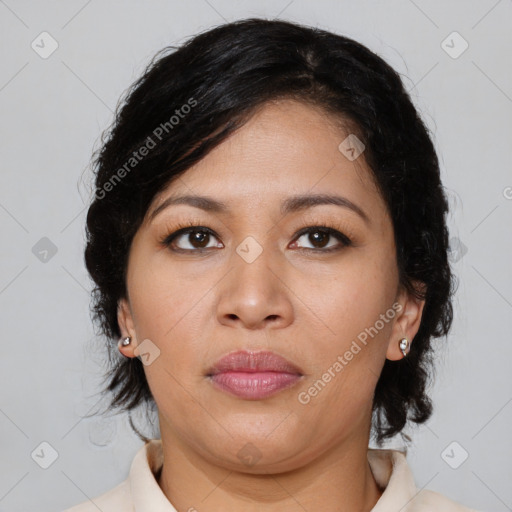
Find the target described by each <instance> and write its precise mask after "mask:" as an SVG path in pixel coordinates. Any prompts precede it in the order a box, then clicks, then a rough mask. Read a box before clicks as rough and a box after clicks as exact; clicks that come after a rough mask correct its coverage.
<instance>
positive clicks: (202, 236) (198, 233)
mask: <svg viewBox="0 0 512 512" xmlns="http://www.w3.org/2000/svg"><path fill="white" fill-rule="evenodd" d="M212 237H214V238H217V235H216V234H215V233H214V232H213V231H212V230H211V229H210V228H207V227H205V226H191V227H187V228H182V229H178V230H177V231H175V232H174V233H171V234H170V235H167V236H166V237H165V238H164V239H163V240H162V241H161V243H162V244H163V245H165V246H167V247H169V248H170V249H171V250H172V251H177V252H202V251H204V250H206V249H212V248H215V247H223V245H222V243H220V246H219V245H215V244H214V245H213V246H211V245H210V242H211V241H212V240H211V238H212Z"/></svg>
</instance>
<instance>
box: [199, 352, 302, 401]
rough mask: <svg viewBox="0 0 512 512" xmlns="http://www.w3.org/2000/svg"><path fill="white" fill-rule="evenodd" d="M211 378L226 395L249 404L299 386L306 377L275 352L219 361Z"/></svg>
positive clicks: (234, 354) (210, 372)
mask: <svg viewBox="0 0 512 512" xmlns="http://www.w3.org/2000/svg"><path fill="white" fill-rule="evenodd" d="M207 377H208V378H209V380H210V381H211V382H212V384H213V385H215V387H216V388H218V389H220V390H222V391H225V392H227V393H230V394H232V395H235V396H237V397H239V398H244V399H247V400H261V399H264V398H267V397H270V396H272V395H274V394H276V393H278V392H280V391H282V390H284V389H287V388H289V387H291V386H293V385H295V384H296V383H297V382H298V381H299V380H301V378H302V377H303V373H302V371H301V369H300V368H299V367H297V366H296V365H294V364H293V363H291V362H290V361H288V360H287V359H285V358H284V357H282V356H280V355H278V354H276V353H274V352H270V351H262V352H249V351H246V350H242V351H238V352H232V353H230V354H227V355H225V356H224V357H222V358H221V359H219V360H218V361H217V363H215V365H214V366H213V367H212V368H210V369H209V370H208V373H207Z"/></svg>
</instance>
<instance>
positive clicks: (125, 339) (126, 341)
mask: <svg viewBox="0 0 512 512" xmlns="http://www.w3.org/2000/svg"><path fill="white" fill-rule="evenodd" d="M131 342H132V339H131V338H130V336H127V337H126V338H123V339H122V340H121V345H122V346H123V347H126V346H128V345H129V344H130V343H131Z"/></svg>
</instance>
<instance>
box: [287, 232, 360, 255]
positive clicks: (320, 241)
mask: <svg viewBox="0 0 512 512" xmlns="http://www.w3.org/2000/svg"><path fill="white" fill-rule="evenodd" d="M332 238H335V239H336V240H337V241H338V244H336V243H334V244H331V245H328V243H329V240H330V239H331V240H332ZM301 239H303V243H310V244H312V245H313V247H304V249H308V250H323V251H324V252H327V251H331V250H336V249H339V248H340V243H341V246H348V245H350V244H351V240H350V239H349V238H348V237H347V236H346V235H344V234H343V233H340V232H339V231H337V230H336V229H332V228H328V227H324V226H315V227H311V228H306V229H305V230H302V231H301V232H300V233H299V235H298V238H297V239H296V240H297V241H296V242H294V243H293V245H296V244H297V243H298V242H299V241H300V240H301ZM326 248H327V249H326Z"/></svg>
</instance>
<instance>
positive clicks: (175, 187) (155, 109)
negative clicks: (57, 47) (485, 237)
mask: <svg viewBox="0 0 512 512" xmlns="http://www.w3.org/2000/svg"><path fill="white" fill-rule="evenodd" d="M156 57H158V59H157V58H156ZM95 166H96V194H95V198H94V201H93V202H92V204H91V206H90V208H89V212H88V216H87V247H86V251H85V260H86V265H87V268H88V270H89V272H90V274H91V276H92V278H93V279H94V281H95V283H96V290H95V296H94V298H95V302H94V311H95V318H96V320H97V322H98V323H99V325H100V326H101V328H102V331H103V333H104V334H105V336H106V337H107V338H108V339H109V340H110V341H113V340H114V341H115V342H114V343H110V344H109V349H110V350H111V351H113V352H117V351H119V352H120V353H121V354H122V356H119V355H118V354H117V353H116V354H111V356H112V357H111V361H112V364H113V367H112V371H111V373H110V374H109V376H108V379H109V383H108V387H107V389H108V391H109V392H112V393H113V399H112V406H113V407H118V408H122V409H124V410H127V411H132V410H134V409H135V408H136V407H138V406H146V407H148V406H152V405H156V409H157V411H158V421H159V427H160V438H159V439H148V438H146V437H144V436H142V439H143V440H144V441H145V445H144V446H143V447H142V448H141V449H140V451H139V452H138V453H137V455H136V456H135V459H134V461H133V464H132V466H131V470H130V474H129V477H128V478H127V480H125V481H124V482H122V483H121V484H119V485H118V486H117V487H115V488H114V489H112V490H111V491H109V492H107V493H105V494H103V495H102V496H100V497H98V498H96V499H94V500H91V501H89V502H85V503H83V504H81V505H78V506H76V507H74V508H72V509H69V510H71V511H73V512H84V511H89V510H91V511H92V510H97V509H98V508H99V509H100V510H102V511H103V512H110V511H112V512H113V511H121V510H122V511H128V510H136V511H142V510H152V511H154V510H162V511H194V510H198V511H219V510H227V511H245V512H247V511H249V512H252V511H269V512H270V511H276V510H279V511H280V512H283V511H299V510H300V511H303V510H308V511H314V510H329V511H335V510H343V511H356V510H357V511H360V510H364V511H369V510H372V511H374V512H384V511H398V510H401V511H419V510H436V511H444V510H446V511H467V510H470V509H468V508H466V507H465V506H463V505H459V504H457V503H455V502H453V501H452V500H450V499H449V498H448V497H443V496H441V495H440V494H437V493H434V492H431V491H426V490H422V491H421V492H419V489H417V488H416V486H415V483H414V478H413V476H412V474H411V471H410V469H409V467H408V465H407V462H406V458H405V452H400V451H397V450H384V449H369V448H368V445H369V440H370V437H373V438H374V439H375V440H376V442H377V444H378V446H382V443H383V441H384V440H386V439H388V438H391V437H393V436H395V435H397V434H400V433H401V432H402V430H403V428H404V427H405V426H406V424H407V423H408V421H412V422H415V423H418V424H421V423H423V422H425V421H426V420H427V419H428V418H429V417H430V415H431V413H432V404H431V401H430V399H429V397H428V396H427V394H426V386H427V383H428V378H429V375H430V372H431V363H432V361H431V359H432V352H433V346H432V341H433V339H434V338H437V337H441V336H444V335H446V334H447V333H448V331H449V329H450V326H451V322H452V305H451V298H452V295H453V292H454V284H453V283H454V281H453V276H452V273H451V270H450V267H449V263H448V259H447V251H448V232H447V227H446V223H445V216H446V214H447V209H448V208H447V201H446V197H445V195H444V192H443V188H442V184H441V182H440V176H439V165H438V159H437V156H436V153H435V150H434V147H433V144H432V141H431V139H430V136H429V134H428V131H427V129H426V127H425V125H424V124H423V122H422V120H421V118H420V117H419V115H418V113H417V112H416V110H415V108H414V106H413V105H412V103H411V100H410V98H409V96H408V95H407V93H406V92H405V91H404V88H403V86H402V83H401V81H400V77H399V75H398V74H397V73H396V72H395V71H394V70H393V69H391V68H390V67H389V65H387V64H386V63H385V62H384V61H383V60H382V59H381V58H379V57H378V56H376V55H375V54H374V53H372V52H371V51H370V50H368V49H367V48H366V47H364V46H362V45H361V44H359V43H357V42H355V41H353V40H351V39H348V38H346V37H342V36H339V35H335V34H332V33H329V32H325V31H322V30H318V29H313V28H308V27H304V26H300V25H296V24H292V23H288V22H283V21H267V20H260V19H249V20H242V21H238V22H236V23H230V24H227V25H223V26H221V27H218V28H215V29H213V30H210V31H208V32H205V33H203V34H200V35H198V36H196V37H194V38H193V39H191V40H190V41H188V42H187V43H186V44H184V45H183V46H182V47H180V48H179V49H174V48H173V49H172V51H168V49H164V51H163V54H162V55H157V56H155V59H154V60H153V62H152V63H151V64H150V65H149V66H148V69H147V70H146V72H145V73H144V75H143V76H142V77H141V78H140V79H139V80H138V81H137V82H136V83H135V84H134V85H133V86H132V88H131V90H130V91H129V94H128V95H127V97H126V98H125V101H124V104H123V105H122V108H120V110H119V111H118V113H117V116H116V119H115V122H114V125H113V127H112V129H111V131H110V133H109V137H108V138H107V140H106V141H104V144H103V146H102V148H101V150H100V151H99V153H98V154H97V156H96V158H95ZM117 340H119V342H117Z"/></svg>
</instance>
